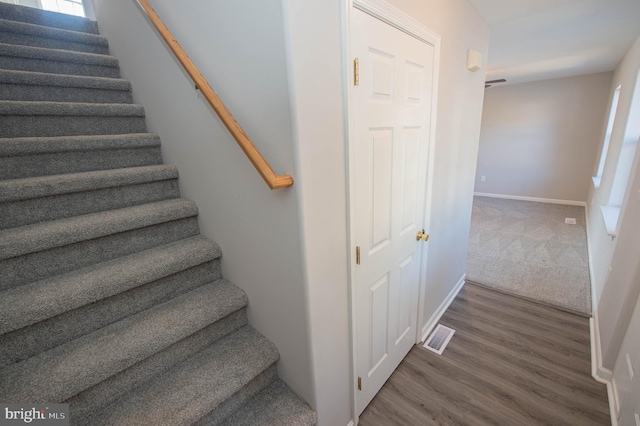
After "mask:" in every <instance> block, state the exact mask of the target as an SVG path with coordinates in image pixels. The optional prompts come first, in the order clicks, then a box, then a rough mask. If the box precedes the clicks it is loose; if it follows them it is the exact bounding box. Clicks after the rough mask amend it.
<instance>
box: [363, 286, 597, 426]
mask: <svg viewBox="0 0 640 426" xmlns="http://www.w3.org/2000/svg"><path fill="white" fill-rule="evenodd" d="M440 322H441V323H442V324H443V325H446V326H449V327H451V328H454V329H455V330H456V334H455V335H454V336H453V339H452V340H451V342H450V343H449V345H448V346H447V348H446V349H445V351H444V353H443V354H442V355H437V354H435V353H433V352H430V351H428V350H426V349H424V348H422V347H421V346H416V347H414V348H413V349H412V350H411V351H410V352H409V354H408V355H407V357H406V358H405V359H404V360H403V361H402V363H401V364H400V366H399V367H398V369H397V370H396V371H395V372H394V373H393V375H392V376H391V378H390V379H389V380H388V381H387V383H386V384H385V385H384V386H383V388H382V389H381V391H380V392H379V393H378V395H377V396H376V397H375V398H374V399H373V401H372V402H371V404H370V405H369V406H368V407H367V409H366V410H365V411H364V412H363V413H362V415H361V416H360V422H359V424H360V425H363V426H370V425H371V426H377V425H385V426H386V425H461V426H462V425H474V426H475V425H554V426H555V425H608V424H610V418H609V406H608V401H607V394H606V387H605V386H604V385H602V384H600V383H597V382H596V381H595V380H594V379H593V378H592V377H591V376H590V371H591V369H590V347H589V322H588V320H587V319H586V318H583V317H580V316H578V315H573V314H570V313H568V312H565V311H561V310H557V309H554V308H552V307H549V306H546V305H542V304H537V303H535V302H532V301H529V300H525V299H522V298H518V297H514V296H510V295H506V294H503V293H499V292H496V291H493V290H489V289H486V288H483V287H481V286H476V285H473V284H466V285H465V287H464V288H463V289H462V291H461V292H460V294H459V295H458V297H457V298H456V300H454V302H453V303H452V304H451V306H450V307H449V309H448V310H447V312H446V313H445V314H444V316H443V317H442V319H441V321H440Z"/></svg>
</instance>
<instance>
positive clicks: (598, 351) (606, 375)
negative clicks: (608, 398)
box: [589, 311, 613, 384]
mask: <svg viewBox="0 0 640 426" xmlns="http://www.w3.org/2000/svg"><path fill="white" fill-rule="evenodd" d="M589 328H590V329H591V330H590V332H591V333H590V334H591V376H592V377H593V378H594V379H596V381H598V382H600V383H605V384H609V383H610V382H611V379H612V378H613V371H611V370H609V369H608V368H606V367H604V366H603V365H602V346H601V343H600V325H599V324H598V312H597V311H596V313H595V314H594V316H593V318H590V319H589Z"/></svg>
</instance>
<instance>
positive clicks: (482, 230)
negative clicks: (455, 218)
mask: <svg viewBox="0 0 640 426" xmlns="http://www.w3.org/2000/svg"><path fill="white" fill-rule="evenodd" d="M567 217H569V218H575V219H576V224H575V225H568V224H565V218H567ZM467 279H468V280H469V281H474V282H476V283H479V284H482V285H485V286H488V287H493V288H496V289H499V290H501V291H505V292H508V293H512V294H516V295H519V296H523V297H527V298H529V299H533V300H537V301H540V302H544V303H547V304H551V305H554V306H558V307H560V308H563V309H566V310H569V311H572V312H575V313H579V314H582V315H585V316H591V283H590V280H589V263H588V255H587V237H586V231H585V213H584V207H579V206H565V205H560V204H547V203H537V202H531V201H517V200H504V199H499V198H487V197H475V198H474V202H473V215H472V219H471V235H470V237H469V255H468V257H467Z"/></svg>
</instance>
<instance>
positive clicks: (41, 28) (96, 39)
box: [0, 15, 109, 47]
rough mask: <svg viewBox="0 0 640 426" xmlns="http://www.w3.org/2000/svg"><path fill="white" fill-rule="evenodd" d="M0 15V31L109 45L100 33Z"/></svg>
mask: <svg viewBox="0 0 640 426" xmlns="http://www.w3.org/2000/svg"><path fill="white" fill-rule="evenodd" d="M1 16H2V15H0V32H3V31H4V32H12V33H19V34H23V35H29V36H37V37H43V38H48V39H57V40H64V41H70V42H75V43H83V44H95V45H99V46H105V47H106V46H108V45H109V43H108V41H107V39H106V38H105V37H103V36H101V35H98V34H91V33H85V32H81V31H70V30H65V29H61V28H55V27H48V26H45V25H38V24H32V23H28V22H19V21H11V20H7V19H2V18H1Z"/></svg>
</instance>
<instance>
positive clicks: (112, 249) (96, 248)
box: [0, 217, 200, 291]
mask: <svg viewBox="0 0 640 426" xmlns="http://www.w3.org/2000/svg"><path fill="white" fill-rule="evenodd" d="M199 232H200V231H199V229H198V222H197V220H196V218H195V217H191V218H185V219H180V220H175V221H171V222H166V223H162V224H158V225H153V226H147V227H144V228H139V229H134V230H131V231H127V232H121V233H118V234H113V235H109V236H106V237H102V238H96V239H93V240H88V241H82V242H79V243H76V244H69V245H67V246H63V247H56V248H53V249H50V250H43V251H40V252H37V253H31V254H27V255H24V256H18V257H14V258H11V259H6V260H3V261H0V270H2V271H3V279H2V282H1V283H0V291H2V290H6V289H8V288H13V287H17V286H20V285H23V284H27V283H30V282H33V281H39V280H42V279H45V278H49V277H53V276H56V275H61V274H64V273H67V272H71V271H73V270H75V269H79V268H83V267H86V266H89V265H93V264H96V263H100V262H105V261H107V260H111V259H116V258H118V257H121V256H126V255H128V254H132V253H136V252H138V251H141V250H146V249H149V248H152V247H157V246H160V245H163V244H168V243H170V242H173V241H178V240H181V239H184V238H188V237H191V236H195V235H198V234H199ZM63 260H64V261H63Z"/></svg>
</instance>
